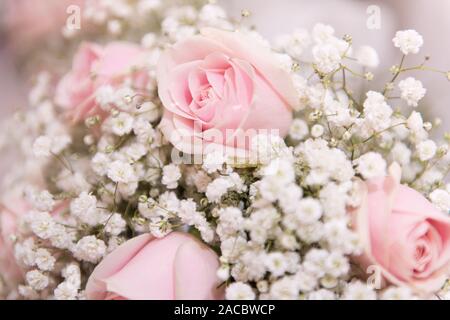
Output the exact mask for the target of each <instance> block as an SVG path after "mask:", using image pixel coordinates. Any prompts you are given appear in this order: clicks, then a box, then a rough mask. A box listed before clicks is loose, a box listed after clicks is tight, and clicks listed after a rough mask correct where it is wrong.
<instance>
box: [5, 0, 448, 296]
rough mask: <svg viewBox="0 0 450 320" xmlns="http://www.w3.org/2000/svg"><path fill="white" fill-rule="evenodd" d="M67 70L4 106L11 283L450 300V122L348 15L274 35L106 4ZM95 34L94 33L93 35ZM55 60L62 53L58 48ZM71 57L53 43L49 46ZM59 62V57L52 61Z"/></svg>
mask: <svg viewBox="0 0 450 320" xmlns="http://www.w3.org/2000/svg"><path fill="white" fill-rule="evenodd" d="M84 13H85V16H84V19H85V21H86V23H88V24H89V25H91V24H94V25H96V28H92V27H90V28H89V29H88V30H87V31H86V32H85V33H84V32H83V30H82V31H80V32H78V33H68V32H67V30H64V35H65V37H66V38H67V39H66V41H68V42H70V43H72V44H73V46H74V47H75V46H76V45H78V48H77V49H76V50H75V51H74V53H73V55H72V54H69V53H67V52H66V54H65V55H64V57H65V59H66V61H65V68H64V71H63V72H60V73H58V72H57V71H54V70H51V69H50V67H49V71H48V72H42V73H40V74H39V75H38V76H37V77H36V81H35V85H34V87H33V88H32V90H31V92H30V95H29V102H30V106H29V108H27V109H26V110H23V111H19V112H18V113H17V115H16V116H15V117H13V118H11V119H8V120H6V121H5V123H4V124H3V125H2V128H5V130H2V135H1V136H0V141H1V146H2V148H3V150H5V151H3V152H8V151H10V150H15V152H17V153H18V154H17V159H18V160H17V162H15V163H11V165H10V169H9V172H8V175H7V176H6V177H5V178H4V180H3V190H4V191H2V194H1V203H2V207H1V214H0V235H1V237H0V271H1V272H0V280H1V281H0V283H1V286H0V295H2V296H3V297H5V298H9V299H14V298H24V299H178V298H180V299H221V298H226V299H377V298H379V299H415V298H430V297H433V295H438V296H439V297H440V298H445V297H446V296H448V293H447V285H446V281H447V278H448V272H449V267H450V217H449V216H448V214H449V210H450V186H448V185H447V186H446V185H445V184H444V182H443V181H445V177H446V175H447V173H448V171H449V169H450V155H449V153H448V143H449V139H448V137H445V138H446V139H444V140H443V142H441V143H437V142H435V141H434V140H432V139H431V137H430V131H431V130H432V128H433V127H434V126H438V125H439V124H440V122H441V121H440V120H438V119H436V120H435V121H434V123H432V122H427V121H425V120H424V119H423V117H422V115H421V114H420V113H419V112H417V111H415V110H413V109H412V108H415V107H417V106H418V105H419V104H420V101H421V100H422V99H423V98H424V96H425V94H426V89H425V88H423V86H422V83H421V82H420V81H419V80H417V79H415V78H412V77H406V78H405V77H403V75H404V74H407V73H408V72H409V71H411V70H431V71H435V72H437V73H440V74H443V75H444V76H446V77H448V74H449V73H448V72H445V71H439V70H436V69H433V68H431V67H428V66H427V65H426V62H427V59H426V60H425V61H424V63H422V64H420V65H418V66H409V65H408V64H407V63H408V59H407V58H408V56H409V55H411V54H418V52H419V50H420V47H421V46H422V44H423V39H422V37H421V36H420V35H419V34H418V33H417V32H415V31H413V30H406V31H399V32H398V33H397V34H396V35H395V37H394V39H393V45H394V46H395V47H398V48H399V49H400V51H401V62H400V64H399V65H395V66H393V67H392V68H391V70H390V72H391V73H392V74H391V75H390V79H389V80H388V81H387V83H386V84H385V86H384V87H381V88H376V87H373V88H372V89H370V90H360V91H361V92H357V91H356V90H355V89H352V88H357V87H358V85H359V83H360V82H364V83H366V82H369V83H370V82H371V81H372V80H373V78H374V74H373V73H372V71H370V70H372V69H374V68H375V67H377V65H378V63H379V57H378V55H377V53H376V51H375V50H374V49H373V48H371V47H368V46H362V47H357V48H354V47H353V42H352V39H351V37H350V36H348V35H345V36H343V37H338V36H336V35H335V31H334V29H333V28H332V27H331V26H328V25H323V24H317V25H316V26H315V27H314V28H313V30H312V32H308V31H306V30H295V31H294V32H293V33H292V34H287V35H282V36H280V37H279V38H278V39H277V40H276V41H275V43H273V44H271V43H269V42H268V41H267V40H265V39H264V38H263V37H262V36H261V35H259V34H258V33H257V32H256V31H254V30H253V29H252V28H250V27H247V26H246V23H245V18H246V17H247V16H248V12H247V11H243V14H242V17H241V21H240V22H239V23H236V22H235V21H234V20H233V19H230V18H228V17H227V14H226V12H225V11H223V9H221V8H220V7H219V6H217V5H215V4H213V3H208V4H206V5H203V4H197V3H185V4H184V5H182V6H180V5H177V4H173V3H171V2H170V1H167V2H166V1H164V3H163V2H162V1H155V0H135V1H114V2H108V1H92V2H91V3H90V2H88V3H87V5H86V8H85V11H84ZM93 35H95V37H94V39H95V41H93V40H92V38H93ZM47 54H48V56H49V59H52V58H54V59H56V55H57V54H56V52H55V53H52V52H51V51H49V52H47ZM52 54H54V55H55V56H52ZM50 70H51V71H50Z"/></svg>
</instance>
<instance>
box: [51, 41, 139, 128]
mask: <svg viewBox="0 0 450 320" xmlns="http://www.w3.org/2000/svg"><path fill="white" fill-rule="evenodd" d="M144 58H145V54H144V51H143V50H142V48H140V47H139V46H137V45H135V44H132V43H127V42H112V43H109V44H108V45H106V46H105V47H102V46H99V45H97V44H95V43H83V44H82V45H81V46H80V48H79V49H78V51H77V53H76V54H75V57H74V60H73V64H72V70H71V71H70V72H69V73H67V74H66V75H65V76H64V77H63V78H62V79H61V81H60V82H59V84H58V87H57V88H56V96H55V102H56V104H57V105H59V106H60V107H62V108H64V109H65V110H66V112H67V114H68V115H69V116H70V118H71V119H72V120H73V121H74V122H78V121H80V120H84V119H86V118H88V117H90V116H95V115H104V114H105V112H104V110H102V109H101V108H100V106H99V105H98V103H97V101H96V90H97V89H98V88H99V87H101V86H105V85H110V86H112V87H115V86H117V84H120V83H121V82H122V81H123V80H124V79H125V78H130V80H131V81H132V83H133V85H134V86H135V87H136V88H137V89H138V90H139V91H142V90H144V89H145V86H146V84H147V80H148V78H147V74H146V71H145V70H140V71H139V72H134V68H136V69H138V67H139V66H141V65H142V63H143V61H144Z"/></svg>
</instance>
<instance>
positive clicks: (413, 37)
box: [392, 30, 423, 55]
mask: <svg viewBox="0 0 450 320" xmlns="http://www.w3.org/2000/svg"><path fill="white" fill-rule="evenodd" d="M392 42H394V46H395V47H397V48H400V51H401V52H402V53H403V54H404V55H408V54H410V53H413V54H415V53H418V52H419V49H420V47H422V45H423V38H422V36H421V35H420V34H419V33H418V32H417V31H415V30H403V31H397V33H396V34H395V37H394V39H392Z"/></svg>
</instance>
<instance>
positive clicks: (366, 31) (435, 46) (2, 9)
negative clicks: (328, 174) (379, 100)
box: [0, 0, 450, 134]
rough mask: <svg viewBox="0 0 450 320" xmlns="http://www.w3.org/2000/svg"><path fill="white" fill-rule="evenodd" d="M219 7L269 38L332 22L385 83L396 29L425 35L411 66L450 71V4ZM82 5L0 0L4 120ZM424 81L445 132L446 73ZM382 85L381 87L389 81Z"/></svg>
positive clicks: (290, 1)
mask: <svg viewBox="0 0 450 320" xmlns="http://www.w3.org/2000/svg"><path fill="white" fill-rule="evenodd" d="M94 1H95V0H94ZM98 1H101V0H98ZM110 1H114V0H110ZM162 1H164V0H162ZM217 2H218V3H219V4H221V5H223V6H224V7H225V8H226V9H227V10H228V12H229V14H230V16H234V17H237V18H239V17H240V14H241V11H242V10H243V9H248V10H249V11H250V12H251V15H250V17H249V18H248V21H247V22H246V23H251V24H253V25H255V26H256V27H257V29H258V31H259V32H260V33H261V34H262V35H264V36H265V37H267V38H268V39H269V40H273V39H274V38H275V37H276V36H277V35H279V34H282V33H288V32H292V31H293V30H294V29H295V28H306V29H311V28H312V26H313V25H314V24H315V23H317V22H322V23H327V24H331V25H332V26H333V27H334V28H335V29H336V33H337V34H338V35H344V34H350V35H352V36H353V39H354V43H355V44H358V45H371V46H373V47H374V48H375V49H376V50H377V51H378V53H379V56H380V60H381V68H380V69H379V71H380V72H382V73H383V76H384V77H388V76H389V74H388V73H387V72H386V70H388V69H389V67H390V66H391V65H393V64H396V63H398V60H399V58H400V54H399V51H398V50H397V49H396V48H394V47H393V45H392V38H393V36H394V34H395V31H396V30H399V29H409V28H412V29H416V30H417V31H418V32H419V33H420V34H422V35H423V37H424V39H425V44H424V47H423V48H422V50H421V52H420V54H419V55H417V56H416V57H411V58H410V57H408V64H411V65H414V64H415V63H420V62H421V61H422V60H423V58H424V56H430V57H431V59H430V61H429V62H428V65H430V66H433V67H436V68H439V69H442V70H450V59H449V54H450V19H448V13H449V12H450V0H434V1H430V0H396V1H392V0H391V1H388V0H384V1H383V0H371V1H366V0H314V1H312V0H217ZM82 3H83V0H0V17H1V18H0V19H1V20H0V75H1V76H0V92H1V94H2V96H1V105H0V120H1V119H3V118H4V117H6V116H7V115H10V114H12V113H13V112H14V110H16V109H17V108H19V107H23V106H24V105H26V101H27V94H26V92H27V87H28V85H29V84H30V81H31V76H30V74H31V73H32V72H34V71H36V70H35V69H36V68H39V66H35V68H30V67H29V66H27V60H29V57H33V56H34V55H35V54H37V53H36V52H37V51H36V48H37V47H38V46H42V43H45V45H46V46H51V45H52V39H57V38H58V37H61V28H62V26H63V24H64V21H65V19H66V17H67V14H66V8H67V7H68V6H69V5H71V4H77V5H82ZM374 15H376V17H374ZM374 18H375V19H378V20H379V25H377V26H376V27H375V28H373V25H372V27H370V25H369V27H368V20H369V19H374ZM370 21H372V20H370ZM370 21H369V22H370ZM372 22H373V21H372ZM369 24H370V23H369ZM380 77H381V76H380ZM420 79H421V80H422V82H423V83H424V86H425V87H426V88H427V90H428V92H427V96H426V99H425V100H424V103H423V106H422V107H421V108H422V109H421V111H423V112H424V113H425V114H426V115H427V116H428V118H429V119H433V118H434V117H437V116H439V117H440V118H441V119H442V120H443V126H442V127H441V128H440V130H438V132H439V133H440V134H442V133H443V132H444V130H449V129H450V105H449V104H450V82H448V81H446V80H445V79H443V77H442V75H439V74H434V73H429V72H422V74H421V76H420ZM378 81H380V83H384V82H386V81H387V78H386V79H382V78H379V80H378Z"/></svg>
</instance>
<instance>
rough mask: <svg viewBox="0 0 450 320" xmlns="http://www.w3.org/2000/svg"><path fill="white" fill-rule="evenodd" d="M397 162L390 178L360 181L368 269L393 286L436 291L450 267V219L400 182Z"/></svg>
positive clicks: (359, 224) (358, 217) (359, 221)
mask: <svg viewBox="0 0 450 320" xmlns="http://www.w3.org/2000/svg"><path fill="white" fill-rule="evenodd" d="M400 177H401V169H400V166H399V165H398V164H396V163H395V164H393V165H392V166H391V168H390V175H389V176H388V177H386V178H378V179H373V180H370V181H367V182H362V181H361V182H360V186H359V188H361V190H362V192H363V196H362V203H361V206H360V207H359V208H357V209H356V210H355V211H353V212H352V214H353V217H354V225H355V229H356V231H357V232H358V234H359V236H360V240H361V242H362V244H363V246H364V255H363V256H361V257H360V261H361V262H362V264H363V266H365V267H367V266H369V265H377V266H379V268H380V270H381V273H382V275H383V276H384V278H385V280H387V281H388V282H390V283H392V284H395V285H400V286H402V285H403V286H405V285H406V286H409V287H411V288H412V289H413V290H414V291H416V292H417V293H421V294H429V293H432V292H436V291H437V290H439V288H440V287H441V286H442V285H443V284H444V282H445V280H446V278H447V276H448V274H449V270H450V269H449V267H450V217H448V216H447V215H445V214H443V213H442V212H440V211H439V210H438V209H436V207H435V206H433V205H432V204H431V203H430V202H429V201H428V200H427V199H426V198H425V197H424V196H422V195H421V194H420V193H419V192H417V191H415V190H413V189H411V188H409V187H407V186H404V185H402V184H400Z"/></svg>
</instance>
